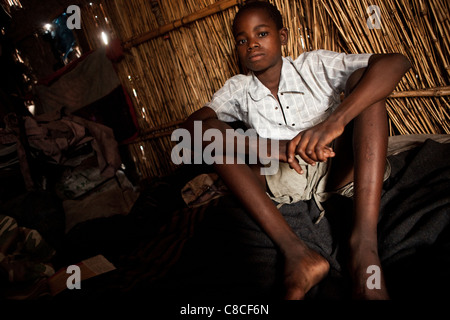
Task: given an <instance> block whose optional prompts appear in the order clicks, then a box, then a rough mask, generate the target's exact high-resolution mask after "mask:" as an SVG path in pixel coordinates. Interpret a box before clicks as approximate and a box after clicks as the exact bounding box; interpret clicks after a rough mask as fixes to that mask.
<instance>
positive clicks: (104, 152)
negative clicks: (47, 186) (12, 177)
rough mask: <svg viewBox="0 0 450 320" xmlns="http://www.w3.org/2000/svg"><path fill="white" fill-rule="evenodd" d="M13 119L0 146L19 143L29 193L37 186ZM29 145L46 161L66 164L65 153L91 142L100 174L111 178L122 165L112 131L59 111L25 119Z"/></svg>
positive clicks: (2, 134) (1, 135)
mask: <svg viewBox="0 0 450 320" xmlns="http://www.w3.org/2000/svg"><path fill="white" fill-rule="evenodd" d="M14 118H15V117H14V116H13V115H10V116H9V117H8V119H9V120H8V121H7V125H8V127H7V128H6V129H3V128H0V143H1V144H5V145H12V144H17V153H18V157H19V162H20V166H21V171H22V175H23V177H24V180H25V182H26V186H27V189H28V190H31V189H32V188H33V187H34V181H33V178H32V173H31V172H30V168H29V164H28V159H27V157H26V151H25V146H24V145H23V143H22V142H21V139H20V138H19V136H20V128H19V124H18V121H17V120H14ZM24 127H25V128H24V129H25V133H26V138H27V143H28V145H29V147H30V149H31V150H32V151H34V153H35V154H36V155H35V156H40V155H42V156H43V157H45V159H46V161H48V162H49V163H55V164H64V162H65V161H67V160H68V158H67V157H66V153H67V151H68V150H69V149H75V148H76V147H77V146H81V145H83V144H85V143H91V145H92V148H93V149H94V151H95V153H96V157H97V162H98V167H99V169H100V171H101V175H102V176H103V177H105V178H111V177H113V176H114V175H115V173H116V170H117V169H118V168H119V166H120V164H121V159H120V156H119V152H118V144H117V141H116V140H115V138H114V133H113V131H112V129H111V128H109V127H106V126H104V125H102V124H98V123H95V122H92V121H89V120H85V119H83V118H81V117H77V116H73V115H64V114H63V113H62V112H61V111H60V110H59V111H57V112H52V113H49V114H44V115H40V116H36V117H32V116H27V117H24Z"/></svg>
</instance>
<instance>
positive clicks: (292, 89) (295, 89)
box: [249, 57, 303, 101]
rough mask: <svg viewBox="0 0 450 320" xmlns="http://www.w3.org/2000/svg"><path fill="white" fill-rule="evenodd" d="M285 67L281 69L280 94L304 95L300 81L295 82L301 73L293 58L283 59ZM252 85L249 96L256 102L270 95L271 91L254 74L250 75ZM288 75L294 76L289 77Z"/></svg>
mask: <svg viewBox="0 0 450 320" xmlns="http://www.w3.org/2000/svg"><path fill="white" fill-rule="evenodd" d="M282 60H283V65H282V67H281V78H280V84H279V85H278V93H280V94H282V93H300V94H302V93H303V90H302V87H301V85H300V83H298V81H295V80H294V79H295V78H296V77H295V76H297V75H299V72H298V71H297V70H296V68H295V67H294V64H293V61H292V58H291V57H282ZM249 75H250V77H251V79H250V85H249V94H250V97H251V98H252V99H253V100H254V101H259V100H262V99H263V98H264V97H266V96H268V95H270V94H271V93H270V90H269V89H268V88H267V87H266V86H264V85H263V84H262V83H261V81H259V79H258V78H257V77H256V76H255V75H254V73H253V72H250V73H249ZM286 75H294V77H293V76H288V77H286Z"/></svg>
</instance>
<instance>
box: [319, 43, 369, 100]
mask: <svg viewBox="0 0 450 320" xmlns="http://www.w3.org/2000/svg"><path fill="white" fill-rule="evenodd" d="M371 55H372V54H370V53H364V54H346V53H339V52H334V51H328V50H317V51H315V52H314V55H313V56H311V60H312V61H310V63H311V64H312V65H313V66H314V68H317V69H316V74H317V75H321V76H322V77H324V79H321V80H322V81H326V82H327V83H328V85H329V86H330V87H332V88H333V90H334V91H335V93H340V92H342V91H344V89H345V85H346V83H347V80H348V78H349V77H350V75H351V74H352V73H353V72H354V71H356V70H358V69H360V68H365V67H367V65H368V64H369V58H370V56H371Z"/></svg>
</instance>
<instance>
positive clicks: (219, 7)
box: [123, 0, 241, 49]
mask: <svg viewBox="0 0 450 320" xmlns="http://www.w3.org/2000/svg"><path fill="white" fill-rule="evenodd" d="M240 2H241V0H222V1H219V2H216V3H214V4H212V5H210V6H208V7H205V8H204V9H201V10H199V11H196V12H193V13H191V14H189V15H187V16H184V17H183V18H181V19H178V20H175V21H172V22H170V23H168V24H165V25H163V26H161V27H159V28H157V29H155V30H151V31H149V32H145V33H143V34H140V35H137V36H135V37H131V38H130V39H128V40H125V41H124V42H123V47H124V48H125V49H129V48H131V47H134V46H137V45H139V44H141V43H143V42H146V41H148V40H150V39H153V38H156V37H158V36H160V35H163V34H166V33H167V32H169V31H172V30H175V29H178V28H180V27H182V26H185V25H187V24H189V23H192V22H194V21H197V20H200V19H203V18H205V17H207V16H210V15H213V14H215V13H218V12H222V11H224V10H226V9H228V8H231V7H233V6H235V5H237V4H239V3H240Z"/></svg>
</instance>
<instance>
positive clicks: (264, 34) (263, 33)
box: [259, 31, 269, 37]
mask: <svg viewBox="0 0 450 320" xmlns="http://www.w3.org/2000/svg"><path fill="white" fill-rule="evenodd" d="M268 34H269V33H268V32H267V31H263V32H260V33H259V36H260V37H265V36H267V35H268Z"/></svg>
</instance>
